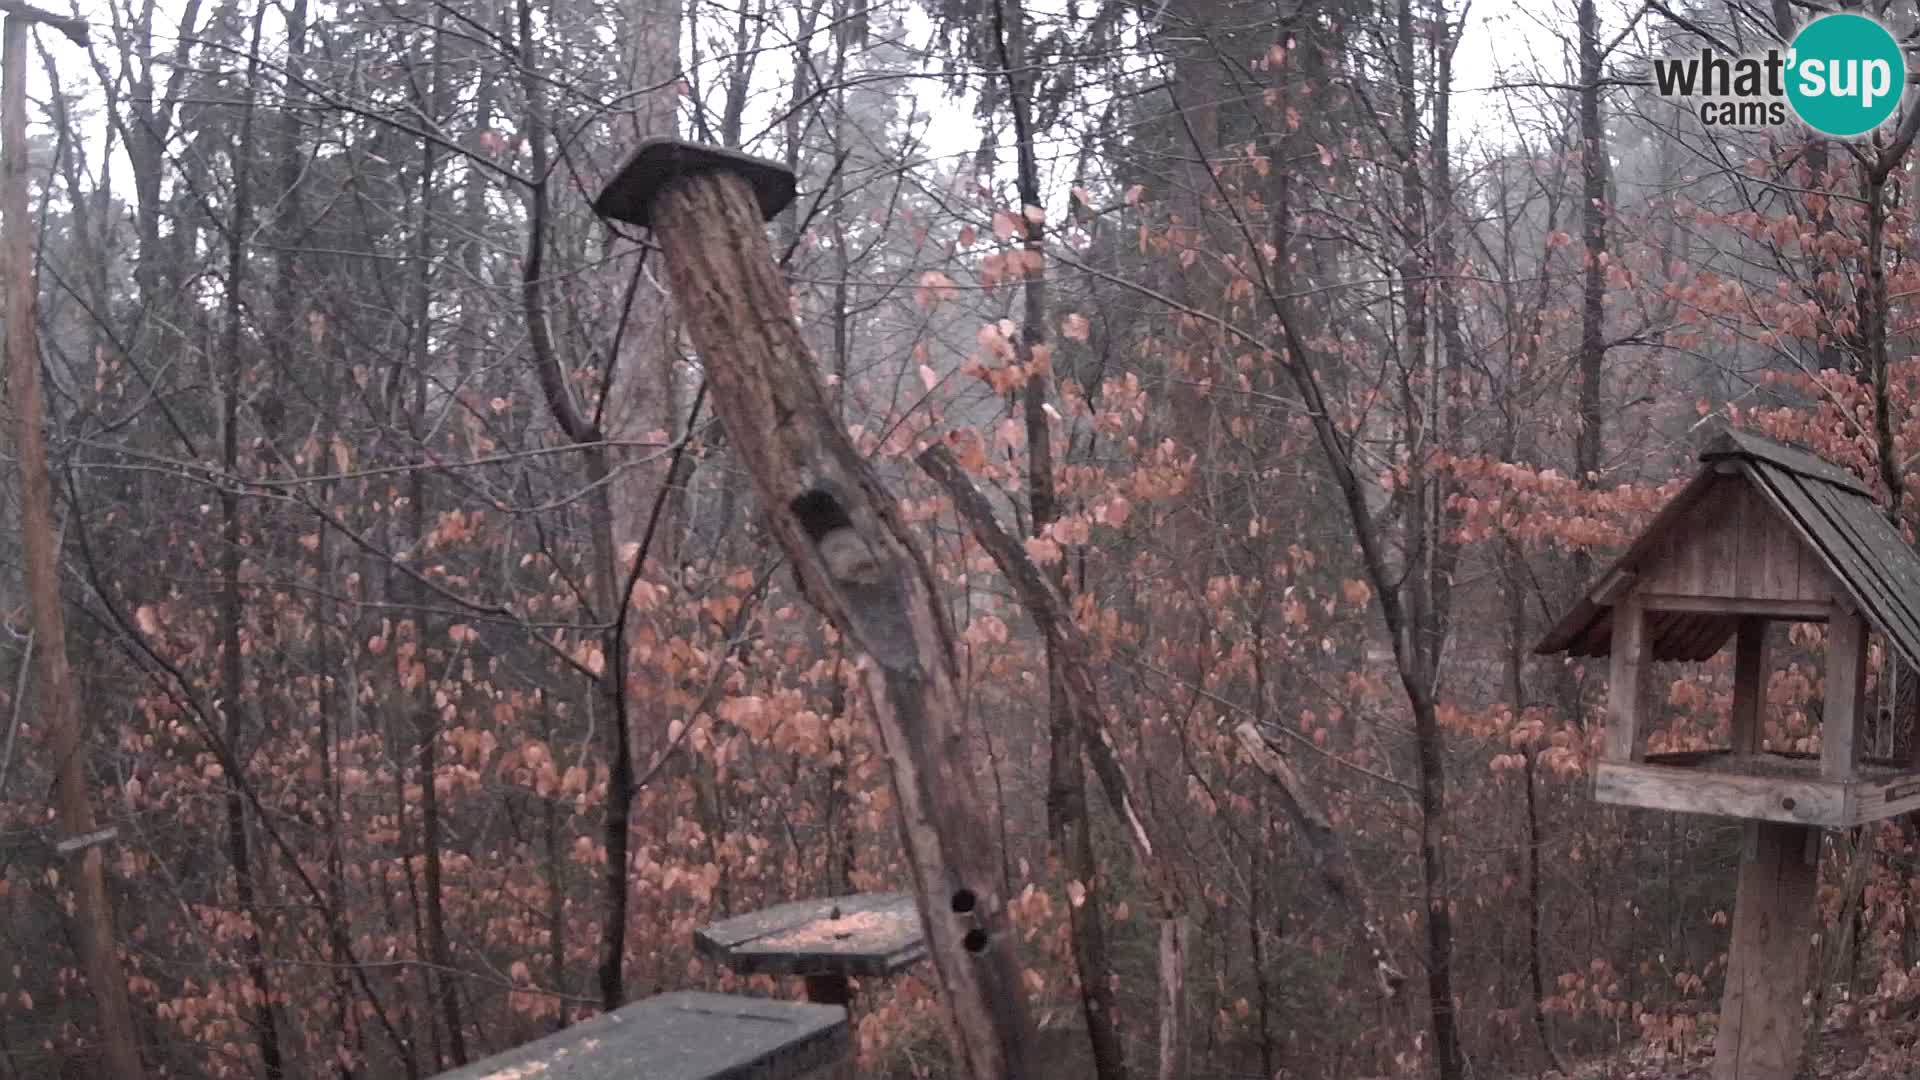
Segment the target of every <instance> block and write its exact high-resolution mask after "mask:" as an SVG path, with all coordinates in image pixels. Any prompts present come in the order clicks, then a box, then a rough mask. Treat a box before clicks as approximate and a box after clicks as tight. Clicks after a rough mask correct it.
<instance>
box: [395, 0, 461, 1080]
mask: <svg viewBox="0 0 1920 1080" xmlns="http://www.w3.org/2000/svg"><path fill="white" fill-rule="evenodd" d="M445 14H446V13H445V9H444V8H436V9H434V20H435V22H434V35H433V58H432V62H431V64H430V65H429V67H430V68H431V70H432V72H433V74H432V75H431V76H430V78H431V80H432V81H431V88H430V89H429V90H428V92H427V95H426V96H427V100H426V101H425V102H423V103H422V104H423V105H424V106H425V108H426V110H427V112H428V113H429V115H430V116H431V117H432V119H433V120H434V122H436V123H437V122H438V120H439V118H440V117H442V116H444V115H445V114H446V106H447V103H446V100H445V97H446V77H445V75H444V69H445V63H444V61H445V59H446V35H445V34H444V33H443V32H442V30H441V27H440V20H441V19H443V18H445ZM439 164H440V148H439V144H438V143H436V142H435V141H434V140H432V139H425V140H422V142H421V150H420V225H419V231H418V233H417V234H416V236H415V245H414V252H413V264H414V265H413V282H412V290H413V295H412V297H411V298H410V300H409V303H408V307H409V312H410V316H411V318H412V320H413V326H412V332H413V340H412V342H411V347H410V348H409V350H408V353H409V356H410V357H411V359H412V367H413V393H412V398H413V401H412V416H411V418H410V424H409V426H410V427H411V429H412V433H413V438H414V440H415V442H416V443H418V444H419V445H420V446H421V447H422V448H423V449H424V447H425V444H426V441H427V439H428V438H429V437H430V432H429V431H428V428H427V373H428V368H429V366H430V365H431V363H432V349H431V336H430V326H431V324H432V316H433V311H432V274H433V246H434V244H433V242H434V236H433V233H434V226H435V217H434V215H435V213H436V205H437V200H436V199H435V198H434V184H435V182H436V180H437V179H438V175H439ZM408 479H409V483H408V495H409V499H408V508H409V511H410V516H411V519H412V521H411V528H412V533H413V536H412V550H414V551H423V550H425V543H426V539H427V481H426V471H425V470H424V469H414V470H413V471H412V472H411V473H410V474H409V478H408ZM409 581H410V582H411V590H410V591H411V592H412V594H413V609H414V642H413V643H414V648H415V650H416V652H415V659H414V660H413V662H412V665H411V666H412V671H411V672H408V673H403V678H411V679H412V680H413V682H414V683H415V685H414V686H413V687H412V688H411V691H412V696H413V699H414V700H413V715H414V731H415V752H416V753H417V754H418V757H419V764H418V773H417V775H418V776H419V778H420V833H421V836H420V846H421V856H422V859H421V861H422V867H423V870H424V878H425V880H424V882H423V885H424V886H425V889H426V897H425V904H426V924H427V925H426V929H427V957H428V959H429V960H431V961H432V962H433V966H434V969H435V970H434V972H433V974H432V976H431V979H430V982H431V985H432V986H433V988H434V991H433V996H434V999H435V1000H434V1004H435V1005H436V1007H437V1008H438V1010H439V1013H440V1021H441V1022H442V1023H444V1024H445V1025H446V1028H447V1051H448V1054H449V1056H450V1057H451V1059H452V1063H453V1065H454V1066H456V1067H458V1066H461V1065H465V1064H466V1063H467V1036H466V1026H465V1024H464V1023H463V1022H462V1020H461V1016H460V983H459V979H458V977H457V975H456V974H455V972H454V965H453V947H452V944H451V943H450V941H449V940H448V937H447V912H446V889H445V867H444V863H443V860H442V857H441V851H440V845H441V828H440V792H439V785H438V780H439V775H440V769H439V748H440V709H439V707H438V706H436V705H435V704H434V694H433V676H432V673H431V672H429V671H428V669H427V667H426V664H425V660H426V656H427V648H428V642H429V641H430V640H431V639H432V635H433V628H434V624H435V622H436V620H434V619H433V618H431V616H430V615H429V613H428V607H427V602H426V601H427V597H426V591H425V589H424V587H423V586H421V585H420V584H419V583H418V582H413V581H411V579H409ZM402 812H404V809H403V811H402Z"/></svg>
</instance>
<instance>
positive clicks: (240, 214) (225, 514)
mask: <svg viewBox="0 0 1920 1080" xmlns="http://www.w3.org/2000/svg"><path fill="white" fill-rule="evenodd" d="M265 11H266V8H265V6H264V5H262V6H261V7H260V8H258V9H256V10H255V12H254V16H253V47H252V50H251V52H250V55H249V56H248V63H247V86H248V87H249V89H248V91H247V94H246V104H245V105H244V107H243V109H244V111H243V112H242V113H241V115H240V135H239V138H238V140H237V141H236V142H235V143H234V146H233V153H232V157H233V162H234V165H233V204H234V211H233V221H232V222H231V223H230V226H229V229H228V233H227V237H228V243H227V295H226V312H225V316H224V317H225V320H226V327H225V330H224V335H225V340H224V341H223V342H222V350H223V351H224V352H225V353H226V378H225V379H224V382H225V384H226V385H225V386H224V387H222V389H221V429H222V430H221V455H220V458H221V465H222V466H223V467H224V468H225V469H226V471H227V474H228V475H229V476H237V475H238V474H239V469H240V412H239V406H240V390H241V384H242V379H243V378H244V377H245V364H244V363H243V362H242V358H241V355H240V344H241V332H240V323H241V312H242V305H243V303H244V300H243V297H242V289H243V288H244V287H245V285H246V280H247V253H246V242H245V241H246V237H247V235H248V233H249V231H250V229H251V225H250V223H249V219H250V218H251V216H252V206H251V199H252V190H251V189H252V181H253V153H254V147H253V120H254V102H253V92H252V89H251V87H252V86H253V85H254V77H255V76H256V75H257V74H258V70H259V63H260V23H261V20H262V17H263V16H264V14H265ZM220 514H221V522H222V523H221V539H222V543H223V545H224V546H223V550H222V552H221V559H220V569H221V586H220V638H221V641H220V648H221V654H220V669H221V684H222V686H221V702H220V706H221V709H220V711H221V713H222V715H223V717H224V719H225V721H226V732H225V738H226V741H227V747H228V749H229V750H230V751H232V753H233V755H234V757H235V758H236V759H238V760H240V761H242V762H245V760H246V757H245V755H244V754H243V753H242V752H241V750H240V746H241V740H242V739H243V737H244V736H245V734H246V731H245V726H246V725H245V718H246V705H245V701H246V698H247V688H246V671H245V668H244V667H243V665H242V663H241V657H240V623H241V620H242V618H243V616H244V612H243V609H242V605H241V597H240V562H241V559H240V544H241V540H242V538H243V531H244V530H243V528H242V525H241V521H240V495H239V493H238V492H237V491H236V490H235V487H234V485H232V484H228V485H225V486H223V487H222V489H221V492H220ZM240 781H241V778H240V777H237V776H230V777H228V778H227V795H226V824H227V858H228V861H230V862H231V863H232V864H233V883H234V892H235V895H236V897H237V899H238V901H239V904H240V911H241V914H242V915H244V916H245V918H246V920H247V932H246V935H245V937H244V938H243V939H242V942H241V949H242V950H243V951H244V953H245V955H246V967H247V978H248V980H249V981H251V982H252V984H253V989H254V993H255V994H257V995H259V998H260V1000H259V1002H258V1003H257V1004H255V1006H254V1023H255V1024H256V1025H258V1027H259V1037H260V1063H261V1071H262V1073H263V1074H264V1075H265V1076H266V1077H267V1080H279V1078H280V1077H281V1076H283V1075H284V1074H285V1067H284V1066H283V1064H282V1062H281V1058H280V1033H279V1025H278V1023H277V1021H276V1018H275V1014H274V1008H273V984H272V983H271V982H270V981H269V979H268V978H267V961H266V952H265V949H264V947H263V945H262V944H261V939H260V935H261V931H262V929H263V928H262V926H261V921H262V918H261V913H260V905H259V902H258V900H257V899H256V897H255V894H254V877H253V875H254V871H253V853H252V846H251V844H250V843H249V842H248V838H247V804H246V800H245V798H244V797H243V796H242V795H241V793H240V787H239V784H240Z"/></svg>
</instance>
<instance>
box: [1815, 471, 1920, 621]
mask: <svg viewBox="0 0 1920 1080" xmlns="http://www.w3.org/2000/svg"><path fill="white" fill-rule="evenodd" d="M1833 498H1834V499H1835V500H1836V501H1838V502H1839V503H1840V504H1841V511H1842V515H1843V517H1844V518H1845V522H1846V524H1847V525H1848V527H1849V528H1851V529H1852V531H1853V533H1854V535H1855V536H1856V537H1857V538H1858V540H1859V542H1860V544H1861V546H1862V548H1863V549H1864V550H1865V552H1866V555H1867V561H1868V562H1869V563H1870V564H1871V565H1872V566H1873V567H1874V568H1875V569H1877V570H1879V571H1880V574H1881V576H1882V578H1883V579H1884V580H1885V581H1886V582H1887V583H1888V585H1889V588H1890V589H1891V591H1892V593H1893V595H1894V597H1895V598H1896V599H1897V600H1898V601H1899V602H1900V604H1901V605H1902V607H1903V608H1904V609H1905V611H1906V613H1907V614H1908V615H1909V616H1910V617H1911V626H1912V627H1913V628H1920V554H1916V553H1915V552H1914V550H1913V548H1912V547H1910V546H1909V545H1908V544H1907V542H1906V538H1905V537H1904V536H1902V535H1901V534H1900V530H1899V529H1897V528H1895V527H1894V525H1893V523H1892V522H1890V521H1888V520H1887V519H1886V518H1885V517H1884V516H1883V514H1882V512H1881V509H1880V507H1879V506H1877V505H1876V504H1874V503H1871V502H1865V501H1862V500H1857V499H1852V500H1850V499H1846V498H1844V497H1843V496H1833ZM1872 614H1873V613H1871V612H1870V613H1869V615H1870V616H1871V615H1872ZM1894 644H1895V647H1896V648H1898V649H1900V650H1901V651H1903V652H1909V655H1910V658H1911V651H1914V650H1920V637H1916V638H1914V639H1912V640H1907V641H1897V642H1895V643H1894Z"/></svg>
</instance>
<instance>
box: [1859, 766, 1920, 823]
mask: <svg viewBox="0 0 1920 1080" xmlns="http://www.w3.org/2000/svg"><path fill="white" fill-rule="evenodd" d="M1851 801H1852V805H1851V807H1850V809H1851V813H1850V814H1849V815H1848V824H1850V825H1866V824H1869V823H1871V822H1875V821H1879V820H1881V819H1883V818H1890V817H1894V816H1896V815H1899V814H1904V813H1907V812H1908V811H1910V810H1920V772H1910V773H1905V774H1902V775H1900V776H1896V777H1893V778H1891V779H1884V780H1875V781H1871V782H1870V781H1865V780H1856V781H1854V783H1853V798H1852V800H1851Z"/></svg>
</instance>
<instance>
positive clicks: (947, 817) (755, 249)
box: [600, 141, 1037, 1080]
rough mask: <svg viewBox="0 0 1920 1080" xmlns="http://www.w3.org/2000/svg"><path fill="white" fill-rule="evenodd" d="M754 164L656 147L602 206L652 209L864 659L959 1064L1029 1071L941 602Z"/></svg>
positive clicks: (742, 439) (782, 522) (1002, 1072)
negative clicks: (832, 379)
mask: <svg viewBox="0 0 1920 1080" xmlns="http://www.w3.org/2000/svg"><path fill="white" fill-rule="evenodd" d="M749 164H750V165H751V168H742V167H741V165H740V161H739V156H738V155H727V154H723V153H718V152H713V151H709V150H707V149H706V148H704V147H699V146H695V145H692V144H687V143H679V142H666V141H656V142H653V143H649V144H648V145H646V146H643V147H642V150H641V152H640V153H639V154H637V155H636V158H635V161H634V163H633V164H632V165H630V166H629V168H628V170H627V172H626V173H624V174H623V175H622V177H621V179H620V180H619V181H617V182H616V184H615V185H614V186H613V187H610V188H609V189H608V191H607V192H606V193H605V194H603V195H602V197H601V200H600V205H601V207H602V210H603V212H608V213H610V214H613V215H614V216H621V214H620V213H619V211H630V209H631V207H633V206H635V205H638V206H642V207H645V210H646V215H647V223H648V224H649V225H650V226H651V227H652V229H653V235H654V239H655V240H656V241H657V242H658V243H659V245H660V250H661V252H662V253H663V254H664V255H665V257H666V260H667V273H668V277H669V280H670V281H671V284H672V287H673V295H674V298H675V299H676V300H677V301H678V303H679V306H680V310H681V312H682V314H683V316H684V318H685V320H686V326H687V332H688V335H689V336H690V337H691V338H692V339H693V343H694V346H695V347H696V348H697V349H698V350H699V353H700V359H701V362H702V363H703V364H705V366H706V375H707V386H708V389H709V391H710V393H711V394H712V396H713V409H714V412H715V414H716V415H717V416H718V417H719V418H720V420H721V422H722V423H723V424H725V426H726V431H727V438H728V440H729V441H730V442H731V443H732V445H733V448H734V450H735V451H736V452H737V453H738V454H739V455H740V458H741V461H742V462H743V463H744V464H745V465H746V468H747V473H748V475H749V476H750V477H751V478H752V480H753V486H754V490H755V491H756V492H757V493H758V494H759V497H760V504H761V506H762V507H763V508H764V509H765V511H766V514H767V520H768V523H769V525H770V526H771V528H772V532H773V535H774V538H775V540H777V541H778V542H779V545H780V549H781V551H782V552H783V553H785V555H786V557H787V560H788V561H789V562H790V563H791V564H792V566H793V568H794V571H795V575H796V576H797V577H798V579H799V582H800V586H801V588H802V590H803V591H804V592H805V594H806V596H807V597H808V598H809V599H810V600H811V601H812V603H813V604H814V605H815V606H816V607H818V608H819V609H820V611H821V613H822V614H824V615H825V616H826V617H827V619H828V620H829V621H830V622H831V623H832V624H833V626H834V628H835V629H836V630H838V631H839V633H840V635H841V636H842V638H843V639H844V640H845V641H846V642H847V644H848V645H849V646H850V647H851V648H852V649H853V650H855V651H856V652H858V653H860V654H863V655H862V657H861V659H860V661H859V667H860V670H861V672H862V675H863V678H864V682H865V686H866V691H867V694H868V696H869V698H870V700H871V702H872V706H873V713H874V721H875V725H876V727H877V728H878V729H879V734H880V742H881V746H882V748H883V749H884V750H885V752H886V755H887V761H888V764H889V765H890V766H891V770H892V777H893V789H894V794H895V798H896V801H897V803H898V806H899V813H900V823H901V833H902V837H903V839H904V842H905V844H906V849H907V856H908V859H907V861H908V863H909V865H910V866H911V867H912V872H913V876H914V886H915V893H916V900H917V904H918V908H919V912H920V918H921V922H922V923H923V925H924V927H925V932H926V938H927V948H928V952H929V954H930V956H931V958H932V960H933V968H934V977H935V979H936V981H937V982H938V984H939V986H940V990H941V992H942V995H943V997H944V998H945V1001H946V1003H947V1010H946V1011H947V1013H948V1019H949V1024H948V1034H949V1037H950V1039H951V1041H952V1044H953V1048H954V1058H955V1063H956V1065H957V1066H958V1071H959V1074H960V1075H961V1076H965V1077H970V1078H972V1080H1002V1078H1023V1077H1030V1076H1034V1075H1037V1074H1036V1073H1035V1072H1034V1071H1033V1070H1032V1068H1031V1066H1030V1065H1029V1063H1028V1062H1027V1060H1026V1056H1027V1052H1028V1049H1027V1048H1028V1047H1029V1046H1030V1045H1031V1039H1030V1038H1029V1032H1030V1031H1031V1025H1030V1022H1029V1020H1028V1018H1027V1008H1026V991H1025V989H1024V988H1023V987H1022V986H1021V984H1020V982H1019V979H1018V975H1017V967H1016V965H1015V963H1014V955H1013V948H1014V944H1015V942H1016V940H1017V939H1016V937H1015V935H1014V934H1013V932H1012V928H1011V924H1010V921H1009V919H1008V914H1007V909H1006V901H1007V897H1005V896H1003V895H1002V885H1001V877H1000V866H999V860H998V859H997V857H996V853H995V851H994V848H993V839H992V838H993V836H994V835H995V833H994V830H993V829H992V828H991V826H990V825H989V823H988V816H987V808H988V806H989V805H990V803H989V802H988V800H987V799H986V797H985V795H984V785H983V783H982V779H981V777H980V776H979V775H978V774H977V772H976V771H975V770H976V766H975V763H974V760H973V759H972V758H971V756H970V755H969V753H968V749H969V747H970V745H971V740H970V739H969V738H968V733H967V731H966V730H965V727H964V726H963V724H962V710H961V704H960V694H959V689H958V685H957V683H958V667H957V664H956V661H955V653H954V644H953V640H952V637H951V635H950V633H949V630H948V626H949V623H948V619H947V614H946V611H945V610H944V606H943V605H942V603H941V601H940V599H939V594H938V593H937V591H936V590H935V587H934V579H933V574H932V571H931V570H930V569H929V567H928V565H927V561H926V559H925V557H924V556H923V555H922V554H921V552H920V550H919V548H918V546H917V545H916V543H915V542H914V540H913V537H912V534H911V533H910V532H909V531H908V529H907V527H906V524H905V523H904V522H903V521H902V520H901V516H900V512H899V508H898V506H897V504H896V503H895V500H894V498H893V496H892V495H890V494H889V493H888V492H887V490H886V488H885V487H884V486H882V484H881V482H880V479H879V477H878V476H877V475H876V474H875V473H874V471H873V469H872V467H871V466H869V465H868V464H867V461H866V460H865V458H864V457H862V455H861V454H860V453H859V452H858V451H856V450H855V449H854V446H853V443H852V441H851V440H850V439H849V438H848V437H847V433H846V431H845V429H844V428H843V427H842V426H841V425H840V422H839V421H838V420H837V419H836V418H835V416H834V412H833V410H832V409H831V408H830V407H829V405H828V403H827V398H826V395H825V393H824V392H823V391H822V389H821V387H820V383H819V379H818V376H817V375H816V372H817V370H818V368H817V365H816V363H815V361H814V358H813V355H812V353H811V352H810V351H809V350H808V348H807V345H806V342H805V341H804V340H802V338H801V336H800V332H799V329H798V327H796V326H795V325H794V321H793V316H792V312H791V309H790V302H789V299H788V295H787V286H786V283H785V282H784V280H782V278H781V275H780V272H779V270H778V268H777V267H776V266H775V265H774V261H773V255H772V252H771V250H770V249H769V247H768V245H767V238H766V232H765V229H764V226H763V225H762V221H763V218H764V216H765V215H767V214H769V213H773V212H777V209H778V207H777V205H776V206H775V207H774V209H773V210H769V209H768V207H769V205H772V203H770V202H769V201H766V200H764V198H763V196H764V194H765V192H766V190H767V188H766V183H765V182H766V180H767V179H768V178H769V176H770V175H771V173H770V170H777V169H778V166H777V165H776V164H773V163H763V162H752V163H749ZM790 175H791V174H789V176H790ZM774 179H777V177H774ZM786 190H787V191H788V192H791V190H792V189H791V183H790V180H789V181H788V184H787V187H786ZM777 201H778V200H774V202H777ZM629 219H630V214H629Z"/></svg>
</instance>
